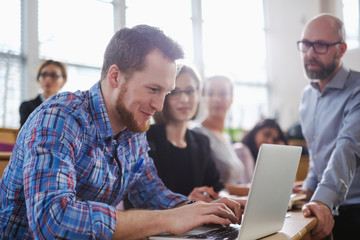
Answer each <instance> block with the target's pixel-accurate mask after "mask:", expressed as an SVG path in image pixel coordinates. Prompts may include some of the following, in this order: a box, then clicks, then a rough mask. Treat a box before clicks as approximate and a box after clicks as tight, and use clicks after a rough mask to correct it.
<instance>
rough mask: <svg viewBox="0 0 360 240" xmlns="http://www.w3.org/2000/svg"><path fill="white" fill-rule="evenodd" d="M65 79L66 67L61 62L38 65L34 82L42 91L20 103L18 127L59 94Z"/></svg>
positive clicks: (50, 61) (47, 61) (45, 62)
mask: <svg viewBox="0 0 360 240" xmlns="http://www.w3.org/2000/svg"><path fill="white" fill-rule="evenodd" d="M66 79H67V73H66V66H65V64H63V63H62V62H58V61H54V60H46V61H44V62H43V63H41V64H40V66H39V69H38V71H37V77H36V80H37V81H38V83H39V85H40V88H41V89H42V93H40V94H39V95H38V96H37V97H36V98H34V99H32V100H29V101H25V102H22V103H21V105H20V108H19V112H20V127H22V126H23V125H24V123H25V122H26V119H28V117H29V115H30V114H31V113H32V112H33V111H34V110H35V108H37V107H38V106H39V105H40V104H41V103H43V102H44V101H45V100H46V99H48V98H50V97H51V96H53V95H55V94H57V93H58V92H59V90H60V89H61V88H62V87H63V86H64V84H65V83H66Z"/></svg>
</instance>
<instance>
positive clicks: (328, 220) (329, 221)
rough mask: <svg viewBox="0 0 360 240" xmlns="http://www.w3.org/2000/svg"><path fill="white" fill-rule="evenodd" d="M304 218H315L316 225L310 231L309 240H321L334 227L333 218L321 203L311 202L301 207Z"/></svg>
mask: <svg viewBox="0 0 360 240" xmlns="http://www.w3.org/2000/svg"><path fill="white" fill-rule="evenodd" d="M302 212H303V214H304V216H305V217H310V216H315V217H317V220H318V223H317V225H316V227H315V228H314V229H313V230H312V231H311V236H312V238H311V239H314V240H317V239H323V238H325V237H326V236H328V235H329V234H330V233H331V230H332V228H333V226H334V218H333V216H332V214H331V211H330V209H329V208H328V207H327V206H326V205H325V204H324V203H322V202H319V201H312V202H309V203H307V204H305V205H304V206H303V207H302Z"/></svg>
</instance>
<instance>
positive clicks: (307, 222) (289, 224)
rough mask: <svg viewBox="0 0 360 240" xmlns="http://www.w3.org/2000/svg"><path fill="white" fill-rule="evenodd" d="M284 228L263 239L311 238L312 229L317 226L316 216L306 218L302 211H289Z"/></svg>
mask: <svg viewBox="0 0 360 240" xmlns="http://www.w3.org/2000/svg"><path fill="white" fill-rule="evenodd" d="M288 215H290V217H286V218H285V223H284V226H283V228H282V230H281V231H280V232H278V233H275V234H273V235H270V236H268V237H265V238H261V239H262V240H289V239H291V240H310V239H311V237H310V231H311V230H312V229H314V228H315V226H316V224H317V219H316V218H315V217H311V218H305V217H304V216H303V214H302V212H301V211H295V212H288Z"/></svg>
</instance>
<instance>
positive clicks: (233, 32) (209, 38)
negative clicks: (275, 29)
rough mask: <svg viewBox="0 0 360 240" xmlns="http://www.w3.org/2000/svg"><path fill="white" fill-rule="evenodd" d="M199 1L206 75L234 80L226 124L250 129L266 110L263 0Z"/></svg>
mask: <svg viewBox="0 0 360 240" xmlns="http://www.w3.org/2000/svg"><path fill="white" fill-rule="evenodd" d="M202 4H203V5H202V7H203V19H204V25H203V29H204V36H203V39H204V64H205V76H211V75H228V76H229V77H231V78H232V79H233V80H234V81H235V88H234V101H233V104H232V107H231V110H230V113H229V116H227V127H232V128H245V129H250V128H251V127H253V125H254V124H255V123H256V122H257V121H258V120H259V119H260V117H261V116H262V115H266V114H267V113H268V105H267V104H268V97H267V86H266V83H267V80H266V71H265V54H266V50H265V33H264V17H263V10H262V8H263V6H262V1H260V0H257V1H247V2H246V3H244V2H242V1H238V0H223V1H217V0H206V1H203V2H202ZM249 23H251V24H249ZM245 113H246V114H245Z"/></svg>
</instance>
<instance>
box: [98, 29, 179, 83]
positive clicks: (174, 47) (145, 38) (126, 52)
mask: <svg viewBox="0 0 360 240" xmlns="http://www.w3.org/2000/svg"><path fill="white" fill-rule="evenodd" d="M155 49H158V50H159V51H160V52H161V53H162V54H163V55H164V56H165V57H166V58H168V59H170V60H172V61H175V60H177V59H180V58H183V57H184V52H183V50H182V48H181V46H180V45H179V44H178V43H176V42H175V41H174V40H172V39H171V38H169V37H167V36H166V35H165V34H164V33H163V32H162V31H161V30H160V29H159V28H156V27H151V26H148V25H137V26H135V27H133V28H122V29H120V30H119V31H117V32H116V33H115V35H114V36H113V37H112V39H111V40H110V42H109V44H108V46H107V48H106V50H105V54H104V62H103V66H102V70H101V79H105V77H106V74H107V72H108V70H109V68H110V66H111V65H113V64H115V65H116V66H117V67H118V68H119V69H120V71H122V72H123V73H125V74H126V75H127V77H129V76H131V75H132V74H133V73H134V72H135V71H141V70H143V69H144V68H145V58H146V56H147V55H148V54H149V53H150V52H152V51H153V50H155Z"/></svg>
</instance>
